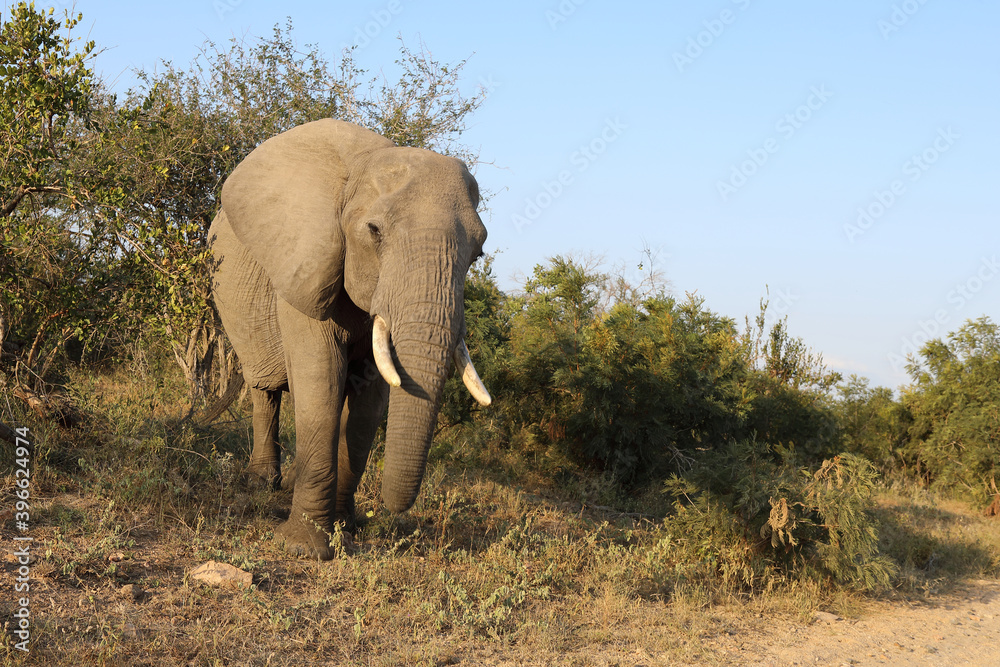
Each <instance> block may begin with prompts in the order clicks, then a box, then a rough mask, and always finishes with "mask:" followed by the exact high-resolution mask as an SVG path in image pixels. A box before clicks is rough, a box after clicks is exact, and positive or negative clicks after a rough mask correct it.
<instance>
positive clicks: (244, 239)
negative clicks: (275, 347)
mask: <svg viewBox="0 0 1000 667" xmlns="http://www.w3.org/2000/svg"><path fill="white" fill-rule="evenodd" d="M393 145H394V144H393V143H392V142H391V141H389V140H388V139H386V138H385V137H382V136H380V135H378V134H375V133H374V132H371V131H369V130H366V129H364V128H361V127H359V126H357V125H353V124H351V123H346V122H343V121H338V120H333V119H324V120H318V121H314V122H312V123H306V124H305V125H300V126H299V127H296V128H293V129H291V130H288V131H287V132H283V133H281V134H279V135H277V136H275V137H272V138H271V139H268V140H267V141H265V142H264V143H262V144H261V145H260V146H258V147H257V148H256V149H254V151H253V152H252V153H250V155H248V156H247V157H246V159H244V160H243V162H241V163H240V164H239V165H238V166H237V167H236V169H235V170H233V173H232V174H231V175H230V176H229V178H228V179H226V182H225V184H224V185H223V186H222V208H223V210H225V212H226V217H227V218H228V220H229V224H230V225H231V227H232V229H233V232H234V233H235V234H236V238H238V239H239V240H240V242H241V243H242V244H243V245H244V246H246V248H247V250H248V251H249V253H250V255H251V256H252V257H253V258H254V259H255V260H257V262H259V263H260V265H261V266H262V267H263V268H264V271H265V273H266V274H267V275H268V277H269V278H270V279H271V285H272V286H273V287H274V291H275V292H277V293H278V295H279V296H281V298H283V299H284V300H285V301H287V302H288V303H289V304H291V305H292V306H293V307H295V308H296V309H297V310H299V311H301V312H302V313H304V314H306V315H308V316H310V317H314V318H317V319H324V318H326V317H327V316H328V315H329V312H330V307H331V306H332V304H333V301H334V299H336V298H337V295H338V294H339V293H340V290H341V289H342V288H343V283H344V250H345V249H344V236H343V232H342V230H341V226H340V214H341V211H342V210H343V204H344V187H345V185H346V183H347V178H348V174H349V172H350V170H351V166H352V164H353V163H354V162H355V161H356V160H357V159H358V158H360V157H362V156H363V155H365V154H367V153H370V152H371V151H373V150H378V149H380V148H389V147H392V146H393Z"/></svg>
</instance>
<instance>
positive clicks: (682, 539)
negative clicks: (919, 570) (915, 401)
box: [665, 440, 897, 591]
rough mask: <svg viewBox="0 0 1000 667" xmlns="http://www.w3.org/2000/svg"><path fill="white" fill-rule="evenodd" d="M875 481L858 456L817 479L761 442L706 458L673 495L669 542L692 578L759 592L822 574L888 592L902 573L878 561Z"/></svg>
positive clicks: (837, 460) (829, 466) (828, 467)
mask: <svg viewBox="0 0 1000 667" xmlns="http://www.w3.org/2000/svg"><path fill="white" fill-rule="evenodd" d="M876 481H877V472H876V471H875V469H874V467H873V466H872V465H871V463H870V462H868V461H867V460H865V459H863V458H861V457H858V456H855V455H853V454H842V455H840V456H835V457H833V458H832V459H828V460H826V461H823V463H822V464H821V465H820V466H819V467H818V469H816V470H814V471H813V470H808V469H803V468H799V467H797V466H795V465H792V464H791V463H789V462H788V461H787V459H785V458H783V457H781V456H779V455H778V454H777V453H776V452H774V451H773V450H772V448H770V447H769V446H768V445H766V444H764V443H761V442H759V441H756V440H745V441H741V442H732V443H730V444H728V445H726V446H725V447H720V448H718V449H714V450H706V451H704V452H701V453H700V454H699V456H698V459H697V463H696V465H695V466H694V467H693V468H692V469H691V471H689V472H688V473H687V474H686V475H685V476H684V477H677V476H675V477H673V478H671V479H670V480H669V481H668V482H667V487H666V488H667V491H668V492H670V493H672V494H673V495H674V496H675V498H676V501H675V508H676V513H675V514H674V515H672V516H670V517H668V518H667V519H666V523H665V525H666V529H667V534H668V536H669V537H670V538H671V540H672V541H673V542H674V543H675V544H676V545H677V548H678V549H680V550H681V551H682V552H683V554H684V556H683V557H682V558H681V559H680V560H681V561H682V562H685V563H687V566H686V567H687V568H688V571H689V574H688V576H689V577H706V578H714V579H720V580H721V581H722V582H723V584H725V585H727V586H729V587H734V588H737V589H741V590H749V591H753V590H755V589H759V588H760V587H762V586H767V585H770V584H773V583H774V582H775V581H777V580H780V579H782V578H785V577H788V576H790V575H791V573H792V571H793V570H796V569H797V570H798V571H799V572H808V571H810V570H811V571H816V572H820V573H824V574H825V575H827V576H830V577H832V578H833V579H835V580H836V581H837V582H838V583H840V584H843V585H846V586H848V587H851V588H855V589H859V590H879V589H883V588H886V587H888V586H889V585H890V583H891V581H892V578H893V576H894V575H895V573H896V571H897V567H896V565H895V564H894V563H893V562H892V561H891V560H890V559H888V558H886V557H884V556H882V555H880V554H879V549H878V524H877V521H876V520H875V518H874V516H873V515H872V507H873V504H872V496H873V493H874V491H875V486H876Z"/></svg>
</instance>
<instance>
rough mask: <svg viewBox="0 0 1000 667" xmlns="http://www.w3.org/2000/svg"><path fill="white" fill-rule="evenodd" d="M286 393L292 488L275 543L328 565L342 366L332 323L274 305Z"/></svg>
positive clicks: (332, 525)
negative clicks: (291, 419) (291, 408)
mask: <svg viewBox="0 0 1000 667" xmlns="http://www.w3.org/2000/svg"><path fill="white" fill-rule="evenodd" d="M278 302H279V303H278V317H279V323H280V325H281V334H282V338H283V339H284V341H285V342H286V344H285V363H286V369H287V371H288V381H289V390H290V392H291V394H292V398H293V400H294V402H295V484H294V490H293V493H292V508H291V511H290V513H289V515H288V520H287V521H285V522H284V523H283V524H281V525H280V526H278V528H277V530H276V536H277V538H278V539H279V540H280V541H281V542H282V543H283V545H284V547H285V549H286V550H287V551H289V552H290V553H292V554H295V555H299V556H307V557H311V558H319V559H320V560H328V559H330V558H333V557H334V555H335V554H336V550H335V549H334V548H333V547H331V546H330V537H331V535H332V534H333V533H334V531H335V527H334V526H335V523H336V509H337V508H336V491H337V440H338V439H339V435H340V405H341V400H342V397H343V395H344V377H345V369H346V360H345V359H344V356H343V354H342V353H341V350H340V347H339V345H338V343H337V340H336V336H335V333H336V332H335V330H334V326H335V325H333V324H332V322H330V321H329V320H327V321H319V320H314V319H312V318H310V317H307V316H306V315H303V314H302V313H299V312H298V311H296V310H294V309H293V308H292V307H291V306H289V305H288V304H286V303H284V302H283V301H282V300H281V299H279V300H278Z"/></svg>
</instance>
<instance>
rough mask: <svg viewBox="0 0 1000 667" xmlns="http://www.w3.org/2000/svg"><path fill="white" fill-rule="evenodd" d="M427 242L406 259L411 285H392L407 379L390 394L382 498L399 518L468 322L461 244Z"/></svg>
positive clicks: (394, 328)
mask: <svg viewBox="0 0 1000 667" xmlns="http://www.w3.org/2000/svg"><path fill="white" fill-rule="evenodd" d="M423 241H424V242H423V243H414V244H412V245H411V246H410V248H409V252H408V253H407V257H406V259H405V262H406V265H407V271H405V274H404V275H405V277H406V280H407V284H405V285H403V286H393V287H397V288H398V291H397V290H393V291H394V292H395V293H394V294H391V295H389V294H387V295H386V296H387V299H386V302H387V303H388V304H390V306H389V308H388V309H387V312H388V314H389V328H390V330H391V338H392V351H393V357H394V358H393V360H392V361H393V365H394V366H395V370H396V371H397V372H398V377H399V380H400V383H399V386H392V387H391V389H390V392H389V418H388V423H387V426H386V443H385V468H384V470H383V477H382V498H383V500H384V501H385V504H386V507H387V508H388V509H389V510H391V511H393V512H403V511H406V510H407V509H409V508H410V507H411V506H412V505H413V502H414V501H415V500H416V497H417V493H418V492H419V491H420V483H421V481H422V480H423V476H424V470H425V468H426V466H427V453H428V451H429V450H430V445H431V439H432V438H433V436H434V429H435V426H436V424H437V415H438V410H439V409H440V407H441V401H442V398H443V395H444V385H445V381H446V380H447V379H448V370H449V364H450V362H451V357H452V354H453V353H454V350H455V348H456V345H457V344H458V341H459V340H460V336H461V332H462V329H463V324H464V315H463V308H464V306H463V300H462V296H463V286H464V283H465V281H464V266H462V267H459V266H456V255H457V252H456V250H455V248H452V247H450V246H453V245H454V241H453V240H450V239H441V238H440V237H436V238H428V239H423ZM428 266H429V267H431V268H430V270H429V269H428ZM387 287H388V286H387ZM390 384H393V383H390Z"/></svg>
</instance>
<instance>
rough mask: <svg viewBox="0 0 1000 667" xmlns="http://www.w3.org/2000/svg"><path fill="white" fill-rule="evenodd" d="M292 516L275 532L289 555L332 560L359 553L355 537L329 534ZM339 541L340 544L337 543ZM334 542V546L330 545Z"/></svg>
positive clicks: (344, 532) (276, 537) (304, 520)
mask: <svg viewBox="0 0 1000 667" xmlns="http://www.w3.org/2000/svg"><path fill="white" fill-rule="evenodd" d="M295 514H296V512H295V510H293V512H292V515H291V516H290V517H289V518H288V520H287V521H285V522H284V523H283V524H281V525H280V526H278V527H277V529H275V531H274V535H275V539H277V540H278V542H279V543H280V544H281V546H282V547H283V548H284V549H285V551H287V552H288V553H290V554H292V555H293V556H298V557H300V558H315V559H318V560H330V559H332V558H336V557H337V555H338V554H342V553H346V554H352V553H355V552H356V551H357V546H356V545H355V543H354V537H353V536H352V535H351V534H350V533H348V532H346V531H343V530H340V531H335V532H327V531H325V530H321V529H320V528H318V527H317V526H316V525H315V524H313V523H312V522H310V521H308V520H307V519H305V518H303V517H302V515H301V513H299V516H298V518H296V516H295ZM338 541H339V544H337V542H338ZM331 542H334V544H333V545H331V544H330V543H331Z"/></svg>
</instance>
